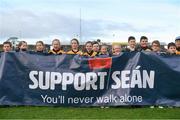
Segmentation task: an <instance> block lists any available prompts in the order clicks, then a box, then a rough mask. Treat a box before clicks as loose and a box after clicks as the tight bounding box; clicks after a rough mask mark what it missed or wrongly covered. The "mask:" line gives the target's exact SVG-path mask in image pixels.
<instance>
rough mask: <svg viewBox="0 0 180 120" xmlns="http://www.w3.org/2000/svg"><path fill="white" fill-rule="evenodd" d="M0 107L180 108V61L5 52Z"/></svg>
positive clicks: (145, 56) (0, 67) (133, 56)
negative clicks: (161, 106)
mask: <svg viewBox="0 0 180 120" xmlns="http://www.w3.org/2000/svg"><path fill="white" fill-rule="evenodd" d="M0 105H37V106H47V105H49V106H122V105H164V106H180V56H169V55H157V54H154V53H143V52H137V53H135V52H134V53H122V54H121V55H119V56H113V57H104V56H100V57H96V58H88V57H84V56H79V55H39V54H34V53H33V54H32V53H14V52H11V53H2V54H1V58H0Z"/></svg>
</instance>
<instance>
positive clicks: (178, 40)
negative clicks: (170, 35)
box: [175, 36, 180, 55]
mask: <svg viewBox="0 0 180 120" xmlns="http://www.w3.org/2000/svg"><path fill="white" fill-rule="evenodd" d="M175 44H176V54H177V55H180V36H178V37H176V39H175Z"/></svg>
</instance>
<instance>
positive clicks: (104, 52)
mask: <svg viewBox="0 0 180 120" xmlns="http://www.w3.org/2000/svg"><path fill="white" fill-rule="evenodd" d="M99 55H109V53H108V46H107V45H102V46H101V49H100V53H99Z"/></svg>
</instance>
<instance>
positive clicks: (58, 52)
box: [48, 39, 64, 55]
mask: <svg viewBox="0 0 180 120" xmlns="http://www.w3.org/2000/svg"><path fill="white" fill-rule="evenodd" d="M52 47H53V49H52V50H49V52H48V53H49V54H55V55H62V54H63V53H64V51H63V50H61V43H60V40H59V39H54V40H53V41H52Z"/></svg>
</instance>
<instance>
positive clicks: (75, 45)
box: [71, 40, 79, 49]
mask: <svg viewBox="0 0 180 120" xmlns="http://www.w3.org/2000/svg"><path fill="white" fill-rule="evenodd" d="M78 46H79V45H78V43H77V41H75V40H73V41H72V42H71V47H72V49H78Z"/></svg>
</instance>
